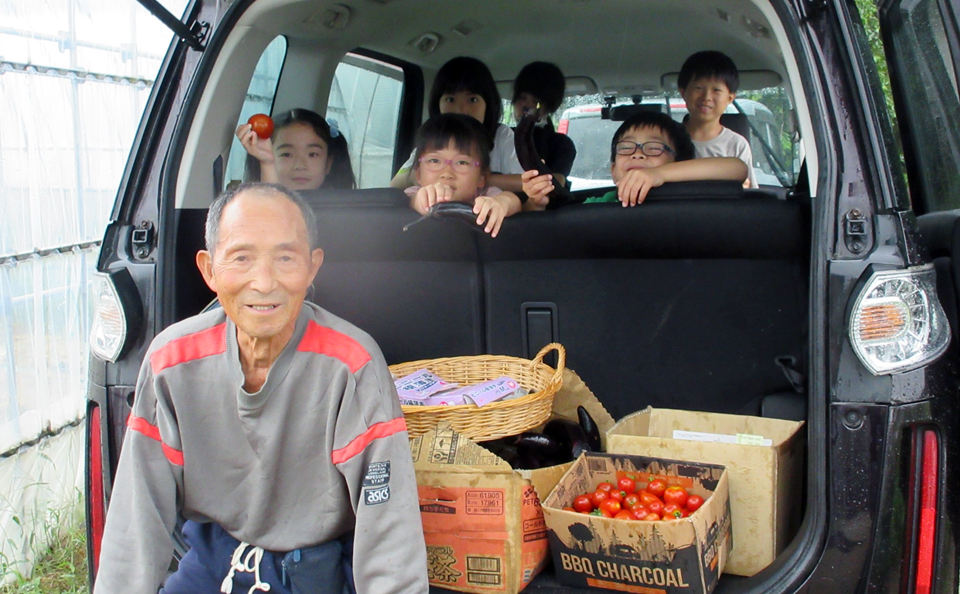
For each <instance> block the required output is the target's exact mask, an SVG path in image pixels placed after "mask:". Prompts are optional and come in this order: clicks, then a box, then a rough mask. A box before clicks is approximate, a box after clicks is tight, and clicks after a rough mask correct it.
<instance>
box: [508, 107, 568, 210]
mask: <svg viewBox="0 0 960 594" xmlns="http://www.w3.org/2000/svg"><path fill="white" fill-rule="evenodd" d="M536 123H537V120H536V118H535V117H534V116H533V115H532V114H530V113H526V114H524V116H523V117H522V118H520V121H519V122H517V127H516V128H515V129H514V131H513V145H514V147H515V148H516V150H517V161H519V162H520V166H521V167H523V170H524V171H529V170H531V169H536V170H537V174H538V175H553V171H552V170H551V169H550V167H548V166H547V164H546V163H544V162H543V159H541V158H540V153H538V152H537V145H536V144H535V143H534V142H533V127H534V126H535V125H536ZM547 197H548V198H549V199H550V202H559V203H566V202H568V201H570V200H572V198H573V197H572V196H571V195H570V192H568V191H567V188H565V187H563V186H561V185H560V184H558V183H557V180H556V178H554V180H553V190H551V191H550V193H549V194H548V195H547Z"/></svg>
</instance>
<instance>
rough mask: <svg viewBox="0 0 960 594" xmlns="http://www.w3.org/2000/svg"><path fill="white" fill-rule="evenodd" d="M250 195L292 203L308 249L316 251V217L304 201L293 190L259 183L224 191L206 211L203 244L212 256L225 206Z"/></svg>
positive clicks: (244, 184)
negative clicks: (243, 195) (300, 222)
mask: <svg viewBox="0 0 960 594" xmlns="http://www.w3.org/2000/svg"><path fill="white" fill-rule="evenodd" d="M248 192H249V193H251V194H254V195H257V196H259V197H267V196H271V195H276V194H280V195H281V196H283V197H284V198H286V199H287V200H289V201H291V202H293V203H294V204H296V205H297V208H299V209H300V215H301V216H303V223H304V225H306V227H307V243H309V244H310V249H311V250H315V249H317V215H316V214H315V213H314V212H313V209H312V208H310V206H309V205H308V204H307V203H306V201H304V199H303V198H302V197H301V196H300V194H297V193H296V192H294V191H293V190H290V189H288V188H286V187H284V186H281V185H280V184H264V183H260V182H247V183H243V184H240V185H238V186H236V187H233V188H228V189H226V190H224V191H223V192H222V193H221V194H220V195H219V196H217V199H216V200H214V201H213V204H211V205H210V208H209V210H207V222H206V225H205V227H204V242H205V243H206V248H207V251H208V252H210V254H211V255H213V253H214V251H215V250H216V248H217V242H218V241H219V240H220V220H221V219H222V218H223V211H224V209H226V208H227V205H228V204H230V203H231V202H233V200H234V199H235V198H236V197H237V196H239V195H240V194H245V193H248Z"/></svg>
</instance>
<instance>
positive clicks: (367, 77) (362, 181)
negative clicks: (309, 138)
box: [327, 54, 403, 188]
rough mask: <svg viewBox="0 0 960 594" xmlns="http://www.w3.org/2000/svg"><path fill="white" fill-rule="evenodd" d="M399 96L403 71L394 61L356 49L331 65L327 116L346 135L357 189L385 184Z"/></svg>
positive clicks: (390, 170) (390, 169)
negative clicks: (331, 77) (390, 62)
mask: <svg viewBox="0 0 960 594" xmlns="http://www.w3.org/2000/svg"><path fill="white" fill-rule="evenodd" d="M402 96H403V70H402V69H400V68H398V67H397V66H394V65H392V64H388V63H386V62H383V61H380V60H375V59H373V58H368V57H366V56H361V55H358V54H347V55H346V56H345V57H344V58H343V60H342V61H341V62H340V64H339V65H338V66H337V72H336V75H335V76H334V79H333V85H332V86H331V87H330V97H329V99H328V100H327V118H328V119H332V120H336V122H337V126H338V128H339V130H340V132H341V133H342V134H343V135H344V137H345V138H346V139H347V146H348V147H349V149H350V161H351V164H352V165H353V171H354V174H355V175H356V178H357V185H358V186H359V187H361V188H377V187H384V186H387V185H389V184H390V179H391V178H392V177H393V152H394V145H395V144H396V140H397V126H398V124H399V121H400V100H401V98H402Z"/></svg>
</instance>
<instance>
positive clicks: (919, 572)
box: [914, 429, 940, 594]
mask: <svg viewBox="0 0 960 594" xmlns="http://www.w3.org/2000/svg"><path fill="white" fill-rule="evenodd" d="M922 439H923V454H922V459H921V463H920V468H921V470H920V476H919V477H915V480H916V479H917V478H919V481H920V523H919V526H918V527H917V528H918V530H917V569H916V582H915V584H916V585H915V588H914V592H915V593H916V594H930V592H931V587H932V585H933V558H934V552H935V547H936V544H937V495H938V487H939V485H940V480H939V479H940V456H939V448H940V442H939V439H937V434H936V432H934V431H933V430H930V429H927V430H925V431H924V432H923V437H922Z"/></svg>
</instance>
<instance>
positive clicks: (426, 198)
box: [413, 182, 476, 214]
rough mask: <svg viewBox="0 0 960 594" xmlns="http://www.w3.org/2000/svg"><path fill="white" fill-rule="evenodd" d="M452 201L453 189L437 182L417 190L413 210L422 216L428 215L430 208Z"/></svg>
mask: <svg viewBox="0 0 960 594" xmlns="http://www.w3.org/2000/svg"><path fill="white" fill-rule="evenodd" d="M451 200H453V188H451V187H450V186H448V185H446V184H443V183H440V182H437V183H435V184H433V185H429V186H422V187H421V188H420V189H419V190H417V196H416V197H415V198H414V203H413V208H414V210H416V211H417V212H419V213H420V214H427V211H428V210H430V207H431V206H433V205H434V204H436V203H438V202H450V201H451ZM474 212H476V211H474Z"/></svg>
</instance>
